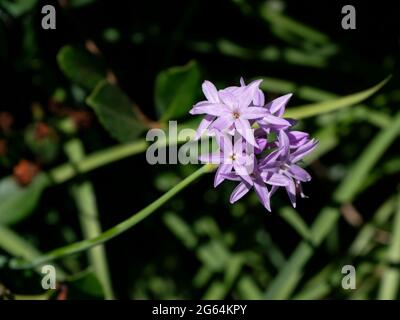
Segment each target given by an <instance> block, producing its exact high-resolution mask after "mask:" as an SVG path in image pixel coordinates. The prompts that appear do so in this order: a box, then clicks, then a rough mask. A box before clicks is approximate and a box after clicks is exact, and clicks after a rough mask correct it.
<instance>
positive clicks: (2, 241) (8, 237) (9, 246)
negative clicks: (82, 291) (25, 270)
mask: <svg viewBox="0 0 400 320" xmlns="http://www.w3.org/2000/svg"><path fill="white" fill-rule="evenodd" d="M0 248H2V249H3V250H4V251H6V252H8V253H9V254H11V255H13V256H14V257H22V258H23V259H25V260H27V261H31V260H34V259H36V258H38V257H40V256H41V255H42V253H41V252H40V251H39V250H38V249H36V248H35V247H34V246H32V245H31V244H30V243H29V242H28V241H26V240H25V239H23V238H21V237H20V236H19V235H18V234H17V233H15V232H14V231H13V230H11V229H10V228H8V227H6V226H4V225H1V224H0ZM55 268H56V271H57V280H58V281H63V280H64V279H65V278H66V276H67V275H66V274H65V273H64V271H63V270H61V269H60V268H59V267H58V266H55ZM37 271H38V272H41V269H40V268H37Z"/></svg>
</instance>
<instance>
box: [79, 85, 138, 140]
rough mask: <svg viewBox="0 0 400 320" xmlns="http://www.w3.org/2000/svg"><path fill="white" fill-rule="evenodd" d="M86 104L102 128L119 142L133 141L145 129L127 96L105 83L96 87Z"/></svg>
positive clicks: (115, 87)
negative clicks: (93, 112)
mask: <svg viewBox="0 0 400 320" xmlns="http://www.w3.org/2000/svg"><path fill="white" fill-rule="evenodd" d="M86 103H87V104H88V105H89V106H90V107H92V108H93V109H94V111H95V113H96V115H97V117H98V118H99V121H100V123H101V124H102V125H103V126H104V128H106V129H107V130H108V132H109V133H110V134H111V135H112V136H113V137H114V138H115V139H117V140H118V141H120V142H130V141H133V140H135V139H136V138H137V137H138V136H139V135H140V134H141V133H142V132H143V130H144V129H145V126H144V125H143V124H142V123H141V122H139V121H138V119H137V117H136V114H135V112H134V110H133V103H132V102H131V101H130V100H129V98H128V97H127V95H126V94H125V93H124V92H123V91H122V90H121V89H120V88H118V87H117V86H115V85H112V84H110V83H108V82H107V81H102V82H100V83H99V84H98V85H97V86H96V88H95V89H94V91H93V92H92V94H91V95H90V96H89V97H88V98H87V99H86Z"/></svg>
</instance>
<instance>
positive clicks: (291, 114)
mask: <svg viewBox="0 0 400 320" xmlns="http://www.w3.org/2000/svg"><path fill="white" fill-rule="evenodd" d="M390 78H391V76H389V77H387V78H386V79H385V80H383V81H381V82H380V83H378V84H377V85H375V86H373V87H372V88H369V89H367V90H364V91H360V92H357V93H354V94H351V95H348V96H344V97H342V98H338V99H333V100H328V101H323V102H318V103H311V104H307V105H303V106H299V107H294V108H288V109H287V110H286V113H285V116H286V117H288V118H294V119H303V118H309V117H312V116H316V115H319V114H323V113H327V112H331V111H334V110H338V109H341V108H345V107H349V106H351V105H354V104H357V103H360V102H361V101H363V100H365V99H367V98H369V97H370V96H372V95H373V94H374V93H376V92H377V91H378V90H379V89H380V88H382V87H383V86H384V85H385V84H386V83H387V82H388V81H389V80H390Z"/></svg>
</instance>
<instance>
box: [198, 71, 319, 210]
mask: <svg viewBox="0 0 400 320" xmlns="http://www.w3.org/2000/svg"><path fill="white" fill-rule="evenodd" d="M261 81H262V80H255V81H253V82H251V83H249V84H248V85H246V84H245V82H244V80H243V79H242V78H241V79H240V86H231V87H227V88H225V89H222V90H217V88H216V87H215V86H214V85H213V84H212V83H211V82H209V81H204V83H203V86H202V88H203V93H204V95H205V97H206V99H207V100H204V101H200V102H199V103H197V104H195V105H194V106H193V108H192V109H191V110H190V113H191V114H193V115H195V114H205V117H204V119H203V120H202V122H201V123H200V125H199V128H198V129H197V134H196V139H198V138H199V137H200V136H201V135H202V134H204V132H206V130H207V129H208V130H210V132H211V135H214V136H215V137H216V139H217V143H218V145H219V150H218V151H217V152H214V153H212V154H209V155H205V156H204V155H203V156H201V157H200V160H201V161H203V162H208V163H216V164H218V165H219V166H218V169H217V172H216V175H215V179H214V186H215V187H216V186H218V185H219V184H220V183H221V182H222V181H224V180H225V179H227V180H232V181H237V182H239V184H238V185H237V186H236V188H235V189H234V190H233V192H232V194H231V197H230V202H231V203H234V202H236V201H238V200H239V199H240V198H242V197H243V196H244V195H245V194H247V193H248V192H249V191H250V190H251V189H253V188H254V190H255V192H256V194H257V196H258V198H259V199H260V202H261V203H262V204H263V206H264V207H265V208H266V209H267V210H269V211H271V207H270V197H271V196H272V195H273V194H274V193H275V191H276V190H277V189H278V188H279V187H284V188H285V189H286V191H287V193H288V195H289V199H290V201H291V203H292V205H293V206H294V207H295V206H296V193H297V190H299V193H300V195H301V196H302V197H305V196H304V194H303V192H302V189H301V182H306V181H310V180H311V176H310V175H309V174H308V172H307V171H305V170H304V169H303V168H301V167H300V166H299V165H298V164H297V163H298V162H299V161H301V160H302V159H303V158H304V156H306V155H307V154H308V153H310V152H312V151H313V150H314V148H315V147H316V144H317V142H316V141H315V140H313V139H310V138H309V135H308V134H307V133H306V132H301V131H293V130H290V129H291V127H292V126H293V125H294V124H295V123H296V122H295V121H294V120H292V119H284V118H283V114H284V112H285V108H286V104H287V103H288V101H289V100H290V98H291V96H292V94H287V95H284V96H281V97H278V98H276V99H274V100H272V101H271V102H269V103H267V104H265V96H264V94H263V92H262V91H261V89H260V88H259V85H260V83H261ZM257 126H258V128H257ZM271 133H273V135H271ZM275 137H276V138H275ZM268 186H270V190H269V187H268Z"/></svg>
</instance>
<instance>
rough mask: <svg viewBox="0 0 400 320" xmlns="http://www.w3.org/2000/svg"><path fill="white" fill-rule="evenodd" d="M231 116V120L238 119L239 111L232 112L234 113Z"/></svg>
mask: <svg viewBox="0 0 400 320" xmlns="http://www.w3.org/2000/svg"><path fill="white" fill-rule="evenodd" d="M232 115H233V118H235V119H239V118H240V113H239V111H234V112H233V113H232Z"/></svg>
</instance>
